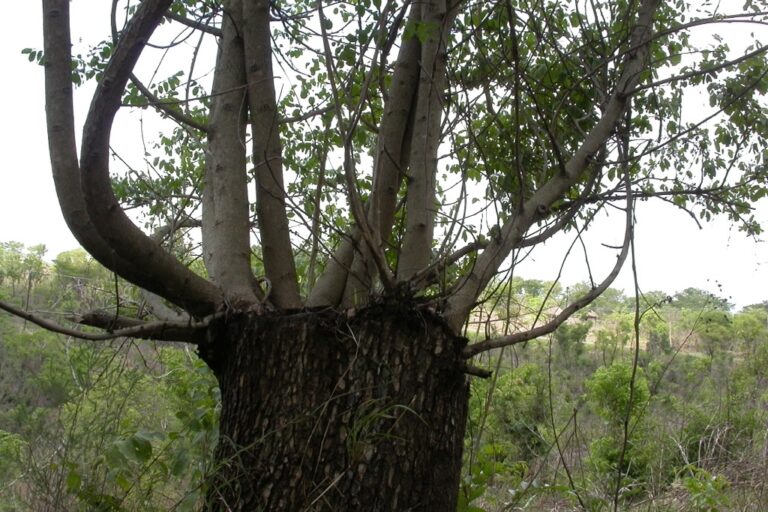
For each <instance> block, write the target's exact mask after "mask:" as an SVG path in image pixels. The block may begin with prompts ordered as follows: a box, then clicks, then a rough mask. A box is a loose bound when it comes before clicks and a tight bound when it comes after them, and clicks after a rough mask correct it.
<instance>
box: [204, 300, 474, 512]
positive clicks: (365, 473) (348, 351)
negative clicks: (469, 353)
mask: <svg viewBox="0 0 768 512" xmlns="http://www.w3.org/2000/svg"><path fill="white" fill-rule="evenodd" d="M463 346H464V340H463V339H461V338H458V337H456V336H455V335H453V334H452V332H451V331H450V330H449V329H448V328H447V327H446V325H445V324H444V322H442V321H441V320H440V319H439V318H438V317H437V316H436V315H434V314H432V313H431V312H430V311H428V310H426V309H419V308H418V307H413V305H412V304H407V305H406V304H403V305H375V306H371V307H368V308H366V309H364V310H361V311H359V312H357V314H355V315H352V316H350V315H347V314H343V313H341V314H340V313H337V312H334V311H332V310H324V311H322V312H302V313H294V314H288V315H286V314H275V315H269V316H265V315H261V316H259V315H254V314H241V315H238V316H235V317H230V318H228V319H222V321H221V322H220V323H219V324H218V325H214V326H212V327H211V330H210V332H209V342H208V343H207V344H206V345H203V346H202V347H201V353H202V355H203V357H205V358H206V359H207V360H208V362H209V364H210V365H211V366H212V367H213V368H214V371H215V372H216V374H217V376H218V379H219V383H220V386H221V393H222V403H223V405H222V411H221V437H220V441H219V447H218V453H217V459H218V462H219V464H220V467H221V469H220V471H219V473H218V474H217V476H216V480H215V481H214V482H212V485H211V488H210V489H209V503H208V508H209V510H217V511H218V510H242V511H246V510H247V511H256V510H269V511H298V510H367V511H378V510H380V511H392V510H424V511H443V510H446V511H450V510H455V508H456V497H457V491H456V490H457V489H458V484H459V476H460V469H461V450H462V445H463V434H464V426H465V419H466V412H467V399H468V387H467V382H466V378H465V376H464V373H463V371H462V368H463V361H462V357H461V350H462V347H463Z"/></svg>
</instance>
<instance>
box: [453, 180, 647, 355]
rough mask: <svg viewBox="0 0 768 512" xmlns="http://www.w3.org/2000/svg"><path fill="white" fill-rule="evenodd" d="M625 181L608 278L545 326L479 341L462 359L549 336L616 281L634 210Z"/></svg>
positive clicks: (630, 194) (629, 183)
mask: <svg viewBox="0 0 768 512" xmlns="http://www.w3.org/2000/svg"><path fill="white" fill-rule="evenodd" d="M625 181H626V187H627V205H626V222H625V226H624V242H623V244H622V246H621V252H620V253H619V255H618V256H617V258H616V264H615V265H614V266H613V269H612V270H611V272H610V273H609V274H608V276H607V277H606V278H605V279H604V280H603V282H601V283H600V284H599V285H598V286H596V287H594V288H592V289H591V290H590V291H589V292H588V293H586V294H585V295H583V296H582V297H580V298H579V299H578V300H576V301H574V302H572V303H571V304H569V305H568V306H567V307H566V308H565V309H563V310H562V311H561V312H560V313H559V314H558V315H557V316H555V317H554V318H553V319H552V320H550V321H549V322H547V323H546V324H543V325H540V326H538V327H534V328H532V329H529V330H527V331H524V332H516V333H513V334H509V335H507V336H501V337H498V338H492V339H489V340H486V341H481V342H479V343H474V344H472V345H469V346H467V347H466V348H464V350H463V352H462V355H463V356H464V357H466V358H470V357H473V356H475V355H477V354H479V353H481V352H486V351H488V350H492V349H495V348H501V347H507V346H510V345H515V344H518V343H523V342H525V341H529V340H532V339H534V338H538V337H540V336H544V335H545V334H549V333H551V332H553V331H554V330H555V329H557V328H558V327H559V326H560V325H561V324H562V323H563V322H565V321H566V320H567V319H568V318H570V317H571V315H573V314H574V313H575V312H576V311H578V310H580V309H582V308H584V307H585V306H587V305H589V304H590V303H591V302H592V301H594V300H595V299H596V298H598V297H599V296H600V295H601V294H602V293H603V292H604V291H605V290H607V289H608V287H609V286H610V285H611V283H612V282H613V281H614V280H615V279H616V276H618V275H619V272H620V271H621V268H622V266H623V265H624V262H625V261H626V260H627V256H628V255H629V248H630V242H631V240H632V233H633V227H632V213H633V211H634V209H633V207H632V204H633V201H632V193H631V182H630V180H629V176H626V178H625Z"/></svg>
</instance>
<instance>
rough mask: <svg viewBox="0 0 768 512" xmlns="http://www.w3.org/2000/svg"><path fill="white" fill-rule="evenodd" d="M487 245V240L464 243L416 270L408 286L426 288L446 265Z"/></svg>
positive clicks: (419, 288)
mask: <svg viewBox="0 0 768 512" xmlns="http://www.w3.org/2000/svg"><path fill="white" fill-rule="evenodd" d="M486 247H488V242H487V241H484V240H478V241H477V242H472V243H470V244H467V245H465V246H464V247H462V248H461V249H459V250H457V251H455V252H453V253H452V254H449V255H447V256H445V257H444V258H442V259H440V260H438V261H436V262H434V263H432V264H431V265H430V266H428V267H427V268H425V269H423V270H420V271H419V272H416V274H414V276H413V277H412V278H411V279H410V281H409V284H408V287H409V288H410V289H411V290H421V289H423V288H426V287H427V286H429V285H430V284H432V283H434V282H435V281H437V279H438V278H439V277H440V274H441V273H442V272H443V271H444V270H445V269H446V268H448V267H450V266H451V265H453V264H454V263H456V262H457V261H459V260H460V259H461V258H463V257H464V256H467V255H469V254H472V253H473V252H477V251H478V250H479V249H485V248H486Z"/></svg>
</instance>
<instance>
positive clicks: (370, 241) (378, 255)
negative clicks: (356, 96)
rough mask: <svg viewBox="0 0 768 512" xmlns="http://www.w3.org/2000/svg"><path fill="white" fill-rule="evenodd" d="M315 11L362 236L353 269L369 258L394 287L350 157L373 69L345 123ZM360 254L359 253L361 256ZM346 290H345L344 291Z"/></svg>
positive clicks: (327, 45) (364, 288) (349, 190)
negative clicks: (349, 118) (361, 196)
mask: <svg viewBox="0 0 768 512" xmlns="http://www.w3.org/2000/svg"><path fill="white" fill-rule="evenodd" d="M389 6H390V3H387V8H388V7H389ZM317 12H318V16H319V20H320V31H321V35H322V40H323V50H324V56H325V66H326V71H327V73H328V79H329V81H330V85H331V91H332V94H333V101H334V106H335V109H336V118H337V121H338V124H339V127H340V130H341V132H342V133H343V134H344V163H343V166H344V178H345V181H346V185H347V198H348V200H349V205H350V211H351V213H352V218H353V219H354V221H355V224H356V225H357V226H358V228H359V230H360V235H361V237H362V240H363V241H364V242H365V247H363V248H359V249H361V253H360V254H359V255H358V257H357V258H356V259H357V260H358V261H357V262H353V271H354V270H355V266H356V265H357V266H367V265H366V263H367V262H368V260H369V259H373V262H374V264H375V268H376V269H377V270H378V272H379V275H380V277H381V282H382V284H383V285H384V288H385V289H386V290H391V289H392V288H393V287H394V276H393V274H392V271H391V270H390V268H389V265H388V263H387V260H386V256H385V255H384V253H383V250H382V248H381V235H380V233H379V231H378V229H376V226H373V227H372V226H371V224H370V223H369V222H368V216H367V214H366V210H365V208H364V206H363V202H362V200H361V199H360V193H359V191H358V189H357V176H356V175H355V168H354V161H355V156H354V154H353V148H352V137H353V135H354V133H355V127H356V124H357V121H358V120H359V115H360V112H361V108H362V105H364V103H365V96H366V93H367V91H368V86H369V84H370V81H371V79H372V77H373V71H374V69H375V68H374V67H373V66H371V68H370V69H369V71H368V73H366V76H365V80H364V83H363V86H362V88H361V90H362V94H361V98H360V102H359V105H358V109H357V111H356V112H355V115H353V117H352V119H351V120H350V123H349V125H348V126H347V125H346V123H345V120H344V115H343V110H342V106H341V98H340V94H339V88H338V86H337V84H336V71H335V69H334V66H333V56H332V54H331V46H330V42H329V37H328V32H327V29H326V18H325V14H324V12H323V7H322V2H318V4H317ZM385 19H386V16H384V15H383V16H382V17H381V19H380V20H379V27H378V29H379V31H380V30H381V24H382V23H383V22H384V20H385ZM378 51H379V48H378V46H377V47H376V49H375V51H374V54H373V57H372V59H371V60H372V61H376V60H377V56H378ZM361 256H362V257H361ZM358 270H363V272H362V275H363V276H365V277H367V276H369V275H370V273H369V272H368V271H367V269H358ZM355 281H356V280H355V279H347V286H348V287H349V286H350V284H352V283H354V282H355ZM359 285H361V286H355V288H359V289H360V291H363V292H367V291H368V288H369V287H370V283H365V282H361V283H359ZM345 293H347V292H345ZM356 295H357V294H356V293H352V294H351V297H350V298H351V305H354V304H355V303H357V297H356Z"/></svg>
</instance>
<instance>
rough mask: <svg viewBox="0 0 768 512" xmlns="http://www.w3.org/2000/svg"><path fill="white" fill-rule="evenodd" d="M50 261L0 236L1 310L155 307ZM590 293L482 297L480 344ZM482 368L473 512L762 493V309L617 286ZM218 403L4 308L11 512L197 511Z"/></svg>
mask: <svg viewBox="0 0 768 512" xmlns="http://www.w3.org/2000/svg"><path fill="white" fill-rule="evenodd" d="M44 255H45V248H44V246H42V245H40V246H32V247H24V246H23V245H21V244H18V243H13V242H6V243H2V244H0V299H2V300H5V301H8V302H11V303H14V304H16V305H17V306H20V307H24V308H25V309H27V310H30V311H34V312H37V313H39V314H47V315H52V314H54V313H57V314H61V313H62V312H73V313H72V314H73V315H74V314H75V313H74V312H77V311H95V310H102V311H104V313H105V314H112V315H114V314H116V312H117V311H116V309H115V307H116V306H115V305H117V307H118V308H119V310H120V311H121V312H123V313H130V314H132V315H135V316H136V317H137V318H141V317H142V316H143V315H144V314H146V313H143V308H144V307H145V306H144V304H143V298H142V295H141V294H140V293H139V292H138V291H137V290H136V289H135V288H134V287H132V286H130V285H127V284H126V283H124V282H123V281H120V280H115V278H114V277H113V275H112V274H111V273H109V272H108V271H107V270H105V269H104V268H103V267H101V266H100V265H98V264H97V263H95V262H94V261H93V260H92V259H91V258H90V257H89V256H87V254H86V253H85V252H84V251H82V250H73V251H68V252H64V253H61V254H59V255H58V256H56V257H55V258H54V259H53V262H52V263H47V262H46V261H45V260H44V258H43V257H44ZM581 286H586V285H576V286H571V287H569V288H564V287H562V286H561V285H558V284H553V283H548V282H542V281H538V280H526V279H522V278H515V279H513V280H512V281H511V282H509V283H508V284H506V285H500V286H499V287H498V288H497V289H496V290H495V292H494V293H493V294H492V295H490V296H488V297H486V299H487V302H486V304H488V305H489V307H488V309H493V310H494V311H496V313H494V315H493V318H487V317H486V315H485V314H484V313H483V309H480V310H479V311H478V313H477V314H476V315H475V317H474V318H473V320H472V321H471V323H470V332H469V335H470V337H471V338H472V340H482V339H485V338H487V337H489V336H494V335H498V334H500V333H503V332H504V330H505V329H514V328H519V327H520V326H519V325H510V323H509V322H507V321H505V319H504V318H501V317H500V316H499V313H498V312H499V311H507V312H509V317H510V318H512V319H514V321H515V322H518V323H519V322H532V321H533V320H534V319H535V318H536V317H537V316H538V315H542V316H543V317H546V316H548V315H552V314H556V313H557V311H558V307H559V306H560V305H562V304H565V303H567V301H568V297H569V296H572V295H573V294H578V293H581V291H582V290H580V289H579V288H580V287H581ZM490 306H494V307H493V308H491V307H490ZM636 308H637V310H636ZM636 323H637V326H636V325H635V324H636ZM636 327H637V329H636ZM637 347H639V350H636V348H637ZM477 363H478V364H479V365H480V366H482V367H483V368H486V369H489V370H492V371H493V376H492V377H491V378H488V379H480V378H474V379H473V380H472V384H471V385H472V391H473V392H472V398H471V403H470V416H469V421H468V428H467V435H466V440H465V450H464V469H463V473H462V483H461V487H460V489H456V490H452V491H451V492H457V493H458V495H459V507H458V510H460V511H483V510H484V511H500V510H608V509H610V508H612V507H613V506H614V503H615V502H616V501H618V503H619V507H620V509H621V510H652V511H678V510H679V511H683V510H684V511H726V510H755V511H757V510H760V506H761V505H760V504H761V503H765V502H766V501H768V489H767V488H766V478H767V477H766V475H768V439H766V433H767V432H768V430H767V427H768V410H767V409H766V406H767V405H768V374H766V371H765V368H768V303H762V304H756V305H753V306H749V307H746V308H743V309H742V310H741V311H738V312H734V311H733V308H732V306H731V304H729V302H728V300H727V299H724V298H721V297H717V296H713V295H711V294H708V293H706V292H704V291H702V290H698V289H694V288H689V289H686V290H683V291H680V292H678V293H676V294H675V295H673V296H671V297H667V296H666V295H665V294H663V293H659V292H651V293H646V294H644V295H642V296H641V297H640V299H639V301H635V299H634V297H628V296H626V295H624V294H623V293H622V292H620V291H617V290H614V289H610V290H608V291H607V292H606V293H604V294H603V295H602V297H600V298H599V299H598V300H597V301H595V302H594V303H593V304H592V306H591V308H590V309H589V310H585V311H582V312H581V313H579V314H577V315H576V316H575V317H574V318H573V319H571V320H570V321H569V322H567V323H565V324H563V325H562V326H561V327H560V328H559V329H558V330H557V331H555V333H554V334H552V335H551V336H546V337H543V338H539V339H536V340H533V341H530V342H528V343H527V344H526V345H517V346H514V347H510V348H506V349H502V350H498V351H493V352H490V353H488V354H484V355H483V356H482V357H481V359H480V360H479V361H477ZM635 363H636V365H635ZM635 368H636V374H635V376H634V385H633V388H632V391H630V381H631V380H632V374H633V371H634V369H635ZM630 396H632V398H631V399H630ZM219 399H220V397H219V392H218V388H217V385H216V380H215V378H214V377H213V375H212V373H211V372H210V370H209V369H208V368H207V367H206V366H205V364H204V363H203V362H202V361H201V360H199V359H198V357H197V355H196V354H195V351H194V348H192V347H191V346H189V345H184V344H178V343H175V344H170V343H161V342H148V341H135V340H129V339H117V340H114V341H109V342H90V341H81V340H76V339H73V338H70V337H66V336H61V335H56V334H53V333H50V332H48V331H45V330H41V329H39V328H38V327H36V326H33V325H31V324H25V323H24V321H23V320H21V319H19V318H14V317H11V316H9V315H5V314H3V315H0V510H1V511H17V510H35V511H43V510H59V511H76V510H83V511H85V510H88V511H94V510H97V511H166V510H177V511H186V510H189V511H191V510H197V509H198V508H199V506H200V505H201V503H202V500H203V497H204V495H205V491H206V489H205V487H204V478H205V476H206V475H209V474H210V473H211V472H212V471H213V470H214V468H213V466H212V464H213V447H214V445H215V443H216V441H217V434H218V431H217V425H218V421H217V420H218V418H217V414H218V410H219V409H218V408H219V405H220V402H219ZM630 405H631V406H630ZM625 411H630V413H629V414H630V416H629V417H628V418H627V417H625ZM374 414H381V413H380V412H379V411H372V414H371V417H366V416H365V415H360V416H359V417H358V418H357V419H356V421H355V422H354V425H355V427H356V430H355V431H354V435H353V436H351V437H350V441H349V442H350V443H360V444H362V443H376V442H377V436H379V435H380V434H379V433H377V432H375V431H371V430H370V429H369V427H370V424H371V422H372V420H373V415H374ZM625 423H626V427H625ZM622 452H623V455H621V454H622ZM619 460H621V461H622V466H621V468H619V466H618V463H619ZM617 469H621V471H617ZM618 475H623V476H622V477H621V481H617V476H618ZM617 489H620V490H621V491H620V493H618V494H617Z"/></svg>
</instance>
